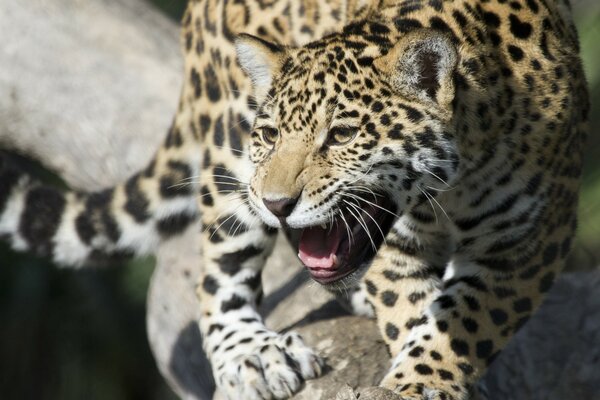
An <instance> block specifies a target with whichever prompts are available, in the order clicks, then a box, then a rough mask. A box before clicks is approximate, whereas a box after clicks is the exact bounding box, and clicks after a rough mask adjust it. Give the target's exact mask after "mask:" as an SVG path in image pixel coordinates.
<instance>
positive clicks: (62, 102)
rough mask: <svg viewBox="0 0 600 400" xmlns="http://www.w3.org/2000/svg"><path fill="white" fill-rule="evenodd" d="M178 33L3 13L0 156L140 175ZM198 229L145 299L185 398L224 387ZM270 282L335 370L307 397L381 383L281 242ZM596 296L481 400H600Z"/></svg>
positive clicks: (25, 6)
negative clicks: (201, 327)
mask: <svg viewBox="0 0 600 400" xmlns="http://www.w3.org/2000/svg"><path fill="white" fill-rule="evenodd" d="M177 31H178V30H177V27H176V24H174V23H172V22H170V21H169V20H167V19H166V18H164V17H162V16H161V15H160V14H158V13H156V12H154V11H152V10H151V9H150V8H149V7H148V5H147V4H146V3H144V2H143V1H141V0H93V1H92V0H88V1H80V0H29V1H27V2H18V1H4V2H0V37H2V38H5V39H4V40H2V41H0V65H2V66H3V69H2V73H0V147H4V148H6V147H9V148H11V149H15V150H18V151H20V152H24V153H28V154H30V155H33V156H34V157H36V158H38V159H40V160H41V161H42V162H43V163H44V164H45V165H47V166H49V167H51V168H52V169H54V170H56V171H58V172H59V173H60V174H61V175H62V176H63V177H65V178H66V180H67V182H69V184H71V185H73V186H74V187H78V188H83V189H97V188H100V187H104V186H107V185H110V184H113V183H116V182H118V181H119V180H121V179H123V178H125V177H127V176H128V175H129V174H130V173H132V172H134V171H135V170H137V169H138V168H141V167H143V166H144V164H145V163H146V162H147V160H148V159H149V158H150V157H151V155H152V153H153V151H154V150H155V149H156V147H157V146H158V145H159V143H160V142H161V140H162V139H163V137H164V133H165V132H166V129H167V126H168V124H169V122H170V120H171V118H172V114H173V112H174V110H175V108H176V105H177V93H178V91H179V85H180V82H181V72H180V71H181V57H180V55H179V47H178V39H177V38H178V33H177ZM198 229H199V227H198V226H193V227H191V228H190V229H189V230H188V231H187V232H186V234H185V235H183V236H182V237H180V238H178V239H176V240H172V241H170V242H168V243H165V244H164V245H162V246H161V248H160V249H159V253H158V257H157V265H156V269H155V271H154V276H153V279H152V282H151V287H150V291H149V293H148V314H147V321H148V335H149V339H150V344H151V346H152V349H153V352H154V354H155V357H156V360H157V364H158V366H159V369H160V371H161V372H162V374H163V375H164V376H165V378H166V379H167V380H168V381H169V383H170V384H171V386H172V387H173V389H174V390H175V391H176V392H177V393H178V394H179V396H180V397H181V398H184V399H208V398H210V397H211V396H212V393H213V390H214V384H213V383H212V378H211V375H210V368H209V367H208V364H207V361H206V359H205V357H204V356H203V354H202V352H201V350H200V349H201V345H200V337H199V333H198V328H197V325H196V322H195V321H196V318H197V310H198V306H197V303H196V298H195V295H194V290H193V287H194V284H195V277H196V276H197V274H198V270H199V268H200V265H199V263H198V254H199V251H200V250H199V249H198V246H197V245H198V240H197V232H198ZM263 282H264V286H265V289H266V293H267V296H266V297H265V301H264V304H263V305H262V307H261V311H262V313H263V314H264V315H265V316H266V320H267V324H268V325H269V326H270V327H272V328H274V329H290V328H292V329H297V330H298V331H299V332H301V333H302V334H303V336H304V337H305V339H306V341H307V342H308V343H311V344H312V345H313V346H314V347H316V348H317V349H318V350H319V351H320V352H321V353H322V354H323V355H324V356H325V357H326V359H327V360H328V363H329V365H330V367H331V369H330V370H329V371H328V373H327V374H326V375H325V376H324V377H322V378H320V379H318V380H314V381H311V382H308V383H307V385H306V386H305V388H304V389H303V391H302V392H300V393H299V394H298V395H297V396H296V397H295V398H296V399H311V400H312V399H335V395H336V394H337V393H338V391H340V390H345V394H344V392H342V394H341V395H340V396H347V397H348V396H350V397H349V398H351V396H353V395H354V393H352V390H350V388H352V389H355V388H358V387H368V386H371V385H373V384H376V383H377V381H378V380H379V379H380V377H381V376H382V375H383V374H384V373H385V370H386V368H387V366H388V360H387V357H388V356H387V352H386V350H385V346H384V345H383V342H382V341H381V338H380V337H379V334H378V332H377V330H376V329H375V324H374V322H373V321H369V320H366V319H361V318H357V317H349V316H346V315H345V313H344V311H343V310H342V309H341V308H340V307H339V306H337V305H336V303H335V302H333V299H332V297H331V295H329V294H328V293H326V292H324V291H323V290H320V289H319V288H318V286H317V284H315V283H310V282H308V281H307V277H306V274H305V273H304V272H303V271H302V269H301V267H300V266H299V265H298V263H297V261H296V258H295V257H294V254H293V253H291V251H290V250H289V247H288V246H287V245H286V244H285V243H284V241H283V240H282V241H280V243H279V244H278V245H277V248H276V251H275V254H274V256H273V257H271V259H270V260H269V263H268V266H267V268H266V271H265V277H264V279H263ZM598 287H600V272H599V271H597V270H596V271H592V272H586V273H576V274H567V275H564V276H563V277H561V278H560V279H559V280H558V283H557V284H556V286H555V287H554V289H553V290H552V291H551V292H550V295H549V297H548V300H547V301H546V302H545V303H544V305H543V307H542V308H541V310H540V312H538V314H536V315H535V316H534V317H533V318H532V320H531V322H530V323H529V324H528V325H526V326H525V328H524V329H523V330H522V331H521V332H520V333H519V334H518V335H517V337H516V338H515V340H513V341H512V342H511V343H510V345H509V346H508V348H507V349H506V351H505V352H504V353H502V355H501V356H500V357H498V359H497V360H496V361H495V362H494V364H493V365H492V367H491V368H490V370H489V372H488V374H487V375H486V376H485V377H484V379H483V384H484V386H485V387H486V389H487V395H485V396H483V395H482V397H487V398H488V399H494V400H525V399H527V400H537V399H539V400H555V399H556V400H558V399H561V400H570V399H573V400H574V399H590V400H595V399H600V368H599V367H598V366H599V365H600V290H598ZM347 385H349V386H347ZM344 388H345V389H344ZM364 393H365V392H363V394H364ZM372 396H380V397H378V398H379V399H382V400H383V399H385V398H386V397H385V396H387V394H386V393H385V392H381V391H380V392H379V393H377V394H372ZM215 398H218V394H217V395H216V396H215ZM362 398H364V396H361V399H362ZM374 398H376V397H374ZM342 399H345V398H344V397H341V398H340V399H339V400H342ZM352 400H354V399H352Z"/></svg>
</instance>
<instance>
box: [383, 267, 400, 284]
mask: <svg viewBox="0 0 600 400" xmlns="http://www.w3.org/2000/svg"><path fill="white" fill-rule="evenodd" d="M383 276H384V278H385V279H387V280H388V281H391V282H396V281H397V280H400V279H402V275H400V274H399V273H397V272H394V271H390V270H389V269H386V270H385V271H383Z"/></svg>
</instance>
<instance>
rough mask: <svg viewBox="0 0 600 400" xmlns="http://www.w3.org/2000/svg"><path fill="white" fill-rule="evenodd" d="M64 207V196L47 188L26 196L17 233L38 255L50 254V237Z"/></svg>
mask: <svg viewBox="0 0 600 400" xmlns="http://www.w3.org/2000/svg"><path fill="white" fill-rule="evenodd" d="M65 205H66V200H65V198H64V195H63V194H62V193H60V192H59V191H57V190H54V189H52V188H49V187H45V186H41V187H37V188H34V189H31V190H30V191H29V192H28V193H27V194H26V196H25V204H24V210H23V214H21V220H20V222H19V232H21V235H22V236H23V238H24V239H25V240H27V243H28V244H29V245H30V246H31V248H32V249H33V250H34V251H35V252H37V253H38V254H40V255H49V254H50V253H51V252H52V247H53V243H52V237H53V236H54V234H55V233H56V230H57V229H58V226H59V224H60V220H61V217H62V213H63V211H64V209H65Z"/></svg>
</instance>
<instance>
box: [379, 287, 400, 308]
mask: <svg viewBox="0 0 600 400" xmlns="http://www.w3.org/2000/svg"><path fill="white" fill-rule="evenodd" d="M397 300H398V295H397V294H396V293H394V292H392V291H391V290H386V291H385V292H383V293H381V302H382V303H383V304H384V305H386V306H388V307H393V306H394V305H395V304H396V301H397Z"/></svg>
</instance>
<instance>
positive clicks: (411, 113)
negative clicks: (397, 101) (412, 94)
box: [403, 106, 423, 123]
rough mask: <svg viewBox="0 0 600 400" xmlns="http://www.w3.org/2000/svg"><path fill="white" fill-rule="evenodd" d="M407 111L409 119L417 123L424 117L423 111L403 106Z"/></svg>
mask: <svg viewBox="0 0 600 400" xmlns="http://www.w3.org/2000/svg"><path fill="white" fill-rule="evenodd" d="M403 108H404V109H405V111H406V117H407V118H408V120H409V121H411V122H413V123H417V122H419V121H421V120H422V119H423V113H422V112H420V111H419V110H417V109H414V108H412V107H409V106H405V107H403Z"/></svg>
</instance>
